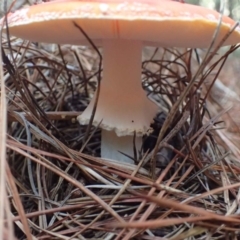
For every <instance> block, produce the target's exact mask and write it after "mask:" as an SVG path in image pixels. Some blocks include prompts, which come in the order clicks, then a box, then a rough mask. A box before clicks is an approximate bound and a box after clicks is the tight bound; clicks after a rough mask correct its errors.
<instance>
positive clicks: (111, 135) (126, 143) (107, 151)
mask: <svg viewBox="0 0 240 240" xmlns="http://www.w3.org/2000/svg"><path fill="white" fill-rule="evenodd" d="M133 138H134V136H122V137H118V136H117V135H116V133H115V132H114V131H106V130H102V141H101V156H102V158H108V159H113V160H118V161H120V162H127V163H134V161H133V160H132V159H133V158H134V150H133V149H134V145H133ZM135 146H136V150H137V157H138V151H139V149H140V148H141V146H142V137H136V138H135ZM121 152H122V153H124V154H126V155H128V156H130V157H131V158H132V159H131V158H129V157H127V156H125V155H124V154H122V153H121Z"/></svg>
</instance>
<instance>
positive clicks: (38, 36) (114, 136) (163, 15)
mask: <svg viewBox="0 0 240 240" xmlns="http://www.w3.org/2000/svg"><path fill="white" fill-rule="evenodd" d="M7 17H8V27H9V32H10V34H11V35H14V36H17V37H21V38H23V39H28V40H32V41H39V42H45V43H58V44H74V45H82V44H86V39H85V37H84V36H83V34H82V33H81V32H80V31H79V29H78V28H77V27H76V25H78V26H80V27H81V28H82V29H83V30H84V31H85V32H86V33H87V35H88V36H89V37H90V38H91V39H92V40H93V42H94V43H95V44H96V45H97V46H102V48H103V79H102V81H101V87H100V94H99V99H98V103H97V109H96V113H95V117H94V120H93V125H95V126H97V125H98V124H99V123H100V127H101V129H102V141H101V156H102V157H103V158H110V159H115V160H119V161H122V162H130V163H132V159H131V158H129V157H127V156H125V155H124V154H126V155H128V156H131V157H133V155H134V154H133V139H134V137H133V136H134V135H135V136H136V137H135V144H136V148H137V150H139V149H140V147H141V142H142V136H143V135H144V134H146V133H147V132H148V130H149V127H150V123H151V121H152V119H153V118H154V116H155V114H156V113H157V109H158V108H157V106H156V105H155V103H153V102H152V101H150V100H149V99H148V98H147V96H146V93H145V92H144V90H143V89H142V86H141V53H142V48H143V46H144V45H154V46H159V47H190V48H196V47H198V48H206V47H208V46H209V45H210V43H211V41H212V39H213V36H214V33H215V31H216V29H217V27H218V26H219V22H220V19H221V15H220V14H219V13H218V12H216V11H214V10H210V9H206V8H203V7H200V6H195V5H190V4H184V3H180V2H175V1H169V0H161V1H159V0H128V1H122V0H112V1H109V0H95V1H81V0H65V1H64V0H61V1H52V2H48V3H42V4H39V5H35V6H31V7H28V8H25V9H21V10H18V11H16V12H14V13H10V14H9V15H8V16H7ZM235 24H236V22H235V21H234V20H232V19H230V18H229V17H227V16H223V17H222V19H221V23H220V27H219V29H218V34H217V37H216V39H215V44H218V43H219V42H220V41H221V40H222V38H223V37H224V36H225V35H226V34H227V33H228V32H229V31H230V30H231V28H232V27H233V26H234V25H235ZM239 41H240V29H239V27H237V28H235V30H234V31H233V32H232V33H231V35H230V36H229V37H228V38H227V40H226V41H225V42H224V45H231V44H236V43H238V42H239ZM95 98H96V96H94V97H93V99H92V100H91V102H90V104H89V105H88V107H87V108H86V110H85V111H84V112H83V113H82V114H81V115H80V116H79V117H78V120H79V122H80V123H81V124H88V123H89V119H90V116H91V113H92V110H93V106H94V101H95ZM122 153H124V154H122Z"/></svg>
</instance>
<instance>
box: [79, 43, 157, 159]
mask: <svg viewBox="0 0 240 240" xmlns="http://www.w3.org/2000/svg"><path fill="white" fill-rule="evenodd" d="M141 64H142V44H141V41H132V40H114V39H112V40H104V41H103V79H102V81H101V87H100V95H99V100H98V105H97V111H96V114H95V118H94V122H93V124H94V125H95V126H97V124H98V123H99V122H100V121H101V120H102V124H101V128H102V145H101V156H102V157H103V158H110V159H114V160H119V161H123V162H132V160H131V159H129V158H127V157H125V156H124V155H122V154H120V153H119V151H121V152H123V153H125V154H127V155H130V156H131V157H133V156H134V154H133V135H134V132H135V133H136V147H137V150H139V149H140V147H141V142H142V135H143V134H144V133H146V132H147V131H148V129H149V127H150V123H151V121H152V120H153V117H154V116H155V114H156V112H157V106H156V105H155V104H154V103H153V102H151V101H150V100H149V99H148V98H147V96H146V92H145V91H144V90H143V89H142V84H141V72H142V67H141ZM94 101H95V97H94V98H93V99H92V101H91V103H90V104H89V105H88V107H87V109H86V110H85V111H84V112H83V114H82V115H81V116H79V118H78V119H79V121H80V123H81V124H87V123H88V121H89V118H90V116H91V112H92V109H93V105H94Z"/></svg>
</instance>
